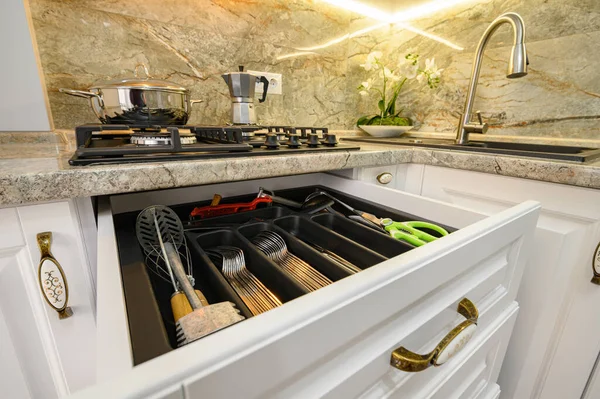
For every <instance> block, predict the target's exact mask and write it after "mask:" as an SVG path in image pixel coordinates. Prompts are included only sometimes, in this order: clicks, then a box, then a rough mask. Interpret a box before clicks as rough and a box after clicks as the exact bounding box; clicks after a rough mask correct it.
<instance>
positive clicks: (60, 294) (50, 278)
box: [37, 231, 73, 319]
mask: <svg viewBox="0 0 600 399" xmlns="http://www.w3.org/2000/svg"><path fill="white" fill-rule="evenodd" d="M37 243H38V247H40V253H41V259H40V263H39V266H38V283H39V285H40V289H41V290H42V295H43V296H44V299H45V300H46V302H47V303H48V305H50V307H52V308H53V309H54V310H56V312H57V313H58V318H59V319H66V318H67V317H70V316H72V315H73V311H72V310H71V308H70V307H68V306H67V304H68V302H69V285H68V284H67V278H66V276H65V272H64V271H63V269H62V267H61V266H60V263H58V261H57V260H56V259H55V258H54V256H53V255H52V253H51V252H50V246H51V245H52V233H51V232H49V231H47V232H44V233H39V234H38V235H37Z"/></svg>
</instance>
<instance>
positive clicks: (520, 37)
mask: <svg viewBox="0 0 600 399" xmlns="http://www.w3.org/2000/svg"><path fill="white" fill-rule="evenodd" d="M503 24H510V25H512V27H513V31H514V44H513V48H512V52H511V54H510V61H509V62H508V74H507V75H506V77H507V78H509V79H514V78H520V77H523V76H525V75H527V65H529V61H528V60H527V50H525V24H524V22H523V19H522V18H521V16H520V15H519V14H517V13H514V12H507V13H505V14H502V15H500V16H499V17H498V18H496V19H495V20H494V22H492V23H491V24H490V26H488V28H487V29H486V31H485V32H484V34H483V36H482V37H481V40H480V41H479V46H478V47H477V52H476V53H475V59H474V60H473V69H472V70H471V82H470V83H469V92H468V93H467V100H466V102H465V110H464V112H463V114H462V115H461V117H460V122H459V124H458V132H457V133H456V144H461V145H466V144H468V143H469V134H470V133H485V132H487V130H488V125H487V123H484V122H483V119H482V117H481V112H480V111H477V112H476V114H477V119H478V122H479V123H471V116H472V115H471V113H472V112H473V101H474V99H475V90H477V81H478V80H479V71H480V70H481V62H482V59H483V51H484V50H485V46H486V45H487V44H488V42H489V41H490V37H491V36H492V35H493V34H494V32H496V30H497V29H498V28H499V27H500V26H501V25H503Z"/></svg>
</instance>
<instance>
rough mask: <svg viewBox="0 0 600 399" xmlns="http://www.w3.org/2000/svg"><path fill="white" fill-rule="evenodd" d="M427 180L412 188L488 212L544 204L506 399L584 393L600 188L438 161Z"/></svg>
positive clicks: (594, 316) (594, 319) (597, 325)
mask: <svg viewBox="0 0 600 399" xmlns="http://www.w3.org/2000/svg"><path fill="white" fill-rule="evenodd" d="M422 181H423V184H422V188H421V190H415V191H414V192H417V193H419V194H421V195H423V196H425V197H428V198H434V199H438V200H441V201H444V202H447V203H452V204H456V205H460V206H464V207H468V208H469V209H473V210H475V211H477V212H480V213H482V214H487V215H493V214H496V213H498V212H501V211H502V210H505V209H509V208H510V207H512V206H514V205H515V204H518V203H520V202H522V201H525V200H530V199H531V200H536V201H539V202H541V204H542V209H541V213H540V218H539V221H538V225H537V229H536V233H535V238H534V251H533V252H532V253H531V255H530V261H529V263H528V265H527V267H526V269H525V273H524V276H523V281H522V284H521V290H520V291H519V294H518V297H517V301H518V302H519V306H520V307H521V310H520V313H519V316H518V320H517V323H516V326H515V331H514V333H513V338H512V339H511V341H510V345H509V348H508V352H507V355H506V360H505V362H504V367H503V369H502V373H501V375H500V379H499V384H500V386H501V387H502V395H501V397H502V398H543V399H569V398H580V397H581V395H582V393H583V391H584V389H585V386H586V383H587V382H588V379H589V378H590V373H591V372H592V369H593V366H594V363H595V361H596V359H597V357H598V353H599V351H600V314H599V313H598V311H597V307H596V305H597V304H598V303H600V286H597V285H594V284H592V283H591V282H590V280H591V277H592V256H593V253H594V250H595V248H596V246H597V245H598V242H599V241H600V206H599V204H600V191H598V190H592V189H585V188H579V187H571V186H565V185H559V184H552V183H544V182H539V181H531V180H525V179H517V178H511V177H504V176H496V175H490V174H484V173H478V172H470V171H464V170H455V169H448V168H440V167H434V166H425V167H424V174H423V180H422ZM590 383H591V384H590V388H589V389H588V392H587V396H586V397H587V398H589V399H591V398H596V397H600V393H598V392H600V390H598V388H597V385H598V382H597V378H596V380H591V381H590ZM594 389H595V392H596V394H592V392H594ZM594 395H595V396H594Z"/></svg>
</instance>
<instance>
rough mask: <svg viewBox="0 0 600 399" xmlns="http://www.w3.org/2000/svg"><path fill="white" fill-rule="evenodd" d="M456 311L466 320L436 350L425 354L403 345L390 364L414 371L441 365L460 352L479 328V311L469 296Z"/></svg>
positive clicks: (393, 355)
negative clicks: (410, 349)
mask: <svg viewBox="0 0 600 399" xmlns="http://www.w3.org/2000/svg"><path fill="white" fill-rule="evenodd" d="M456 311H457V312H458V313H460V314H461V315H462V316H464V318H465V319H466V320H465V321H463V322H462V323H460V324H459V325H458V326H456V327H454V328H453V329H452V331H450V332H449V333H448V334H446V336H445V337H444V338H442V340H441V341H440V342H439V343H438V344H437V346H436V347H435V349H434V350H432V351H431V352H429V353H427V354H425V355H419V354H418V353H415V352H412V351H409V350H408V349H406V348H405V347H403V346H401V347H400V348H398V349H396V350H395V351H393V352H392V358H391V360H390V364H391V365H392V366H393V367H395V368H397V369H399V370H402V371H407V372H413V373H414V372H417V371H423V370H425V369H428V368H429V367H431V366H441V365H442V364H444V363H446V362H447V361H448V360H450V359H451V358H452V357H453V356H454V355H455V354H457V353H458V352H460V350H461V349H462V348H464V347H465V345H466V344H467V343H468V342H469V341H470V340H471V338H472V337H473V334H475V331H476V330H477V319H478V318H479V311H478V310H477V307H476V306H475V304H474V303H473V302H471V301H470V300H468V299H467V298H464V299H463V300H462V301H460V302H459V303H458V309H457V310H456Z"/></svg>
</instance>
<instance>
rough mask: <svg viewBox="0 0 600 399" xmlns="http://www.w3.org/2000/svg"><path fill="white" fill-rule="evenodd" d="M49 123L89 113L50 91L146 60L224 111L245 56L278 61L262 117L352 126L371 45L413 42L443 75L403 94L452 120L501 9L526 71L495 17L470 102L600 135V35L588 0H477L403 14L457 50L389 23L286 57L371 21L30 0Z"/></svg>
mask: <svg viewBox="0 0 600 399" xmlns="http://www.w3.org/2000/svg"><path fill="white" fill-rule="evenodd" d="M29 3H30V7H31V14H32V18H33V22H34V30H35V34H36V39H37V43H38V47H39V53H40V57H41V61H42V67H43V71H44V74H45V79H46V85H47V88H48V95H49V99H50V105H51V110H52V116H53V119H54V124H55V126H56V127H57V128H72V127H74V126H77V125H79V124H82V123H88V122H95V121H96V118H95V116H94V114H93V113H92V112H91V110H90V108H89V105H88V103H87V101H86V100H84V99H81V98H76V97H70V96H67V95H64V94H61V93H59V92H58V89H59V88H60V87H68V88H76V89H86V88H88V87H90V86H91V85H92V84H93V83H95V82H98V81H102V80H107V79H110V78H116V77H127V76H131V74H132V71H133V69H134V67H135V65H136V64H137V63H140V62H143V63H145V64H146V65H148V67H149V68H150V71H151V73H152V75H153V76H154V77H156V78H161V79H169V80H172V81H174V82H177V83H179V84H181V85H184V86H186V87H189V88H190V89H191V92H192V97H193V98H194V99H201V100H204V102H203V103H201V104H200V105H199V106H196V108H195V109H194V111H193V112H192V117H191V120H190V123H204V124H217V123H224V122H227V121H228V120H229V109H230V105H229V95H228V90H227V87H226V85H225V83H224V82H223V81H222V79H221V77H220V75H221V74H222V73H224V72H228V71H234V70H237V66H238V65H244V66H246V67H247V68H248V69H252V70H262V71H271V72H278V73H282V74H283V86H284V87H283V92H284V94H283V95H281V96H278V95H271V96H268V97H267V101H266V102H265V103H263V104H260V105H257V106H256V109H257V114H258V118H259V121H260V122H261V123H263V124H293V125H309V126H310V125H313V126H316V125H322V126H328V127H330V128H333V129H347V128H352V127H353V125H354V123H355V121H356V119H357V118H358V117H359V116H361V115H363V114H369V113H373V112H374V111H375V110H374V109H373V108H374V105H375V104H374V101H373V99H372V98H371V99H369V98H364V97H360V96H359V95H358V93H357V91H356V87H357V86H358V85H359V84H360V82H362V81H363V80H365V79H366V77H367V75H366V73H365V71H363V70H362V69H361V68H360V64H362V63H364V60H365V58H366V55H367V54H368V53H369V52H371V51H373V50H381V51H383V52H384V54H386V57H388V58H389V59H390V60H392V61H395V60H397V59H398V57H399V56H400V55H401V54H405V53H407V52H417V53H419V54H421V56H422V57H424V58H431V57H435V59H436V62H437V63H438V65H439V66H440V67H441V68H444V69H445V70H444V74H443V76H442V83H441V85H440V87H439V88H438V89H435V90H429V89H428V88H425V87H423V86H422V85H417V84H414V83H411V84H408V85H407V86H406V87H405V90H403V92H402V95H401V97H400V99H399V105H400V106H402V107H404V110H405V113H406V114H407V115H408V116H411V117H412V118H413V120H414V121H415V123H416V124H417V126H419V127H420V128H421V130H427V131H440V132H452V131H454V130H455V126H456V124H457V121H458V118H459V114H460V113H461V112H462V106H463V103H464V97H465V92H466V87H467V85H468V80H469V76H470V69H471V64H472V58H473V53H474V50H475V47H476V45H477V42H478V41H479V38H480V36H481V34H482V33H483V31H484V30H485V28H486V26H487V25H488V24H489V23H490V22H491V21H492V20H493V19H494V18H495V17H496V16H498V15H500V14H501V13H503V12H506V11H515V12H518V13H520V14H521V16H522V17H523V19H524V20H525V23H526V26H527V44H528V47H527V48H528V51H529V59H530V63H531V65H530V70H529V72H530V73H529V75H528V76H526V77H524V78H521V79H516V80H509V79H506V76H505V75H506V62H507V60H508V55H509V50H510V44H511V40H512V36H511V34H510V30H509V29H508V27H503V28H501V30H499V31H498V33H497V34H496V35H495V37H494V38H493V40H492V42H491V43H490V45H489V49H488V51H487V52H486V56H485V60H484V67H483V70H482V74H481V78H480V84H479V87H478V92H477V98H476V102H475V108H476V109H480V110H481V111H482V114H483V116H484V118H485V119H486V120H487V121H488V122H489V123H490V124H491V127H492V129H491V132H493V133H494V134H503V135H510V134H514V135H528V136H553V137H577V138H599V139H600V126H599V123H598V122H599V120H600V80H598V79H596V75H597V72H596V68H594V65H596V64H597V63H598V62H599V61H600V52H598V51H595V46H597V44H596V43H597V41H598V40H597V39H598V38H600V2H599V1H597V0H577V1H575V0H562V1H558V0H527V1H523V0H521V1H519V0H482V1H471V2H467V3H465V4H464V5H462V6H456V7H454V8H452V9H451V10H450V11H444V12H439V13H436V14H433V15H432V16H431V17H428V18H426V19H421V20H418V21H413V22H411V25H412V26H414V27H416V28H419V29H421V30H424V31H426V32H429V33H431V34H435V35H437V36H439V37H443V38H444V39H446V40H449V41H451V42H453V43H456V44H458V45H460V46H462V47H464V50H463V51H458V50H455V49H452V48H450V47H448V46H446V45H444V44H441V43H439V42H436V41H433V40H431V39H428V38H425V37H423V36H420V35H418V34H416V33H413V32H410V31H407V30H405V29H401V28H400V27H398V26H396V25H395V26H391V25H385V26H383V27H381V28H379V29H376V30H373V31H371V32H369V33H365V34H360V35H357V36H356V37H351V38H349V39H347V40H341V41H340V42H339V43H337V44H334V45H331V46H328V47H324V48H321V49H315V50H312V52H313V53H312V54H305V55H303V56H299V57H291V58H283V59H280V58H279V57H282V56H285V55H287V54H292V53H296V52H299V50H298V49H301V48H303V47H311V46H315V45H319V44H323V43H327V42H328V41H330V40H332V39H336V38H340V37H342V36H343V35H346V34H348V33H352V32H355V31H357V30H359V29H362V28H365V27H368V26H371V25H374V24H376V23H377V22H375V21H372V20H368V19H366V18H361V17H358V16H357V15H356V14H352V13H349V12H346V11H342V10H340V9H338V8H334V7H332V6H329V5H327V4H326V3H323V2H321V1H319V0H289V1H286V0H210V1H209V0H144V1H140V0H130V1H123V0H62V1H59V0H29Z"/></svg>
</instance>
